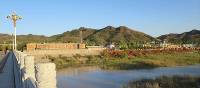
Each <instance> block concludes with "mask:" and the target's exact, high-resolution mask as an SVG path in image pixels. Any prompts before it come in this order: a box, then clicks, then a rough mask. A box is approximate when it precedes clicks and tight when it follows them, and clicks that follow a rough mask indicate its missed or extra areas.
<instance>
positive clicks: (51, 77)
mask: <svg viewBox="0 0 200 88" xmlns="http://www.w3.org/2000/svg"><path fill="white" fill-rule="evenodd" d="M13 55H14V56H13V58H14V76H15V88H56V70H55V68H56V67H55V64H54V63H37V64H35V63H34V57H33V56H30V55H27V54H25V53H23V52H20V51H15V52H14V54H13Z"/></svg>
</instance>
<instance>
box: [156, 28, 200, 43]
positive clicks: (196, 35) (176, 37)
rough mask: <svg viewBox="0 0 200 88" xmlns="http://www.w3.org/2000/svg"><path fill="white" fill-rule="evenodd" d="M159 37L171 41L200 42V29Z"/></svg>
mask: <svg viewBox="0 0 200 88" xmlns="http://www.w3.org/2000/svg"><path fill="white" fill-rule="evenodd" d="M158 39H160V40H162V41H164V40H165V41H167V42H170V43H200V30H196V29H194V30H191V31H189V32H184V33H180V34H172V33H171V34H166V35H161V36H159V37H158Z"/></svg>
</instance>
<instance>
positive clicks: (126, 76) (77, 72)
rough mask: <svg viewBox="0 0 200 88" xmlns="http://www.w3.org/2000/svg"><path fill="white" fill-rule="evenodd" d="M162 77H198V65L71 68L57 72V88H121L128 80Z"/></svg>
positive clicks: (199, 66) (199, 72) (199, 74)
mask: <svg viewBox="0 0 200 88" xmlns="http://www.w3.org/2000/svg"><path fill="white" fill-rule="evenodd" d="M163 75H167V76H173V75H192V76H200V65H193V66H182V67H160V68H155V69H142V70H102V69H100V68H98V67H96V66H88V67H77V68H75V67H71V68H67V69H62V70H59V71H57V86H58V88H121V87H122V86H123V85H124V84H126V83H127V82H128V81H130V80H140V79H152V78H156V77H160V76H163Z"/></svg>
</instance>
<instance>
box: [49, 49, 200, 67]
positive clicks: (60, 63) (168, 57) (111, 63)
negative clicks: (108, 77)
mask: <svg viewBox="0 0 200 88" xmlns="http://www.w3.org/2000/svg"><path fill="white" fill-rule="evenodd" d="M49 58H50V61H51V62H54V63H55V64H56V65H57V69H62V68H67V67H81V66H99V67H100V68H101V69H105V70H106V69H107V70H131V69H152V68H157V67H175V66H189V65H197V64H200V53H199V51H198V52H197V51H189V52H173V53H159V54H151V55H145V56H137V57H132V58H121V57H119V58H116V57H105V56H84V57H82V56H74V57H70V58H69V57H64V56H60V57H49ZM77 58H79V59H77ZM80 58H83V59H84V61H81V60H80Z"/></svg>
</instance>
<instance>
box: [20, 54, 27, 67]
mask: <svg viewBox="0 0 200 88" xmlns="http://www.w3.org/2000/svg"><path fill="white" fill-rule="evenodd" d="M26 56H27V54H22V55H21V57H20V69H23V68H24V59H25V57H26Z"/></svg>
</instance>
